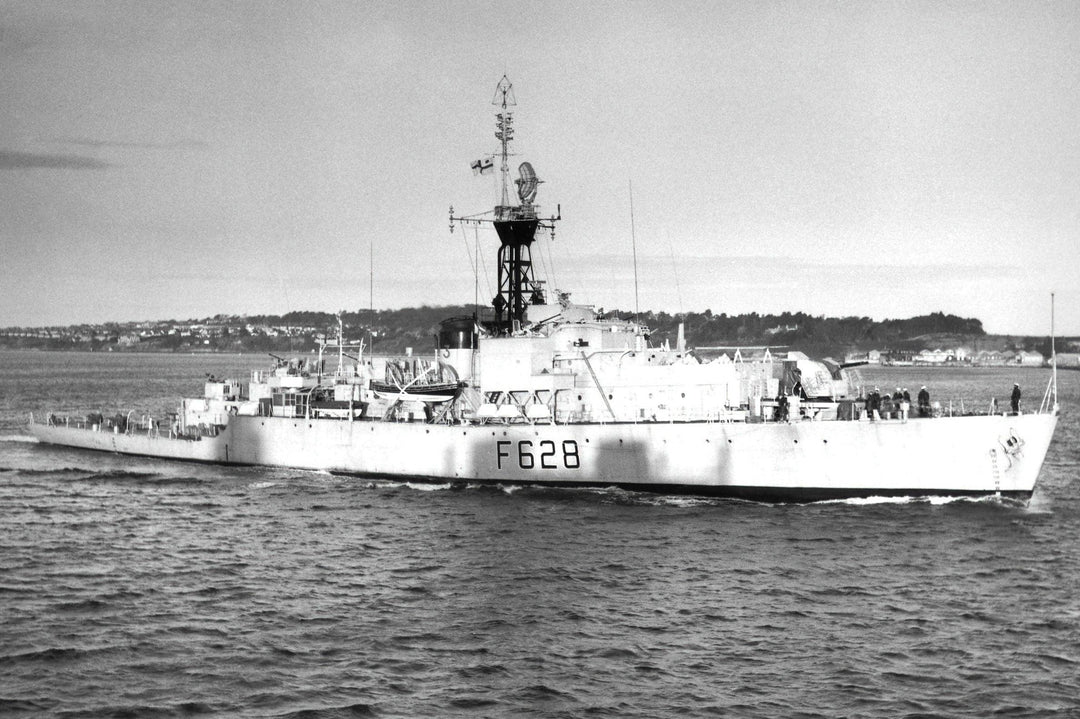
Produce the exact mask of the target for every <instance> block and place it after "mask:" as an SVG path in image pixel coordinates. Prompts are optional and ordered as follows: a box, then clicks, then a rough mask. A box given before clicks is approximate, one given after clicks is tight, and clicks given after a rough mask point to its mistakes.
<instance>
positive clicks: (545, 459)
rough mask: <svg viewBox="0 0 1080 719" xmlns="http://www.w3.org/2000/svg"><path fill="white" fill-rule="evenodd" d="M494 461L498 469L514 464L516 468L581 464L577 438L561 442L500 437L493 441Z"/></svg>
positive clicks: (544, 467) (563, 466)
mask: <svg viewBox="0 0 1080 719" xmlns="http://www.w3.org/2000/svg"><path fill="white" fill-rule="evenodd" d="M495 462H496V465H497V466H498V468H499V469H502V468H503V467H515V466H516V467H517V468H518V469H577V468H579V467H580V466H581V458H580V457H578V446H577V440H574V439H564V440H563V441H562V442H555V441H553V440H550V439H544V440H541V441H539V442H533V441H532V440H530V439H522V440H519V441H517V442H512V441H510V440H508V439H502V440H499V441H497V442H496V443H495Z"/></svg>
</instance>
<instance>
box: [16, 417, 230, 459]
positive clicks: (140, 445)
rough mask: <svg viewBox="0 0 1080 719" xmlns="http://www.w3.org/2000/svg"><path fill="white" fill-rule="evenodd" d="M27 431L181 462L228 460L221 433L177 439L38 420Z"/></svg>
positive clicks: (68, 443) (58, 441)
mask: <svg viewBox="0 0 1080 719" xmlns="http://www.w3.org/2000/svg"><path fill="white" fill-rule="evenodd" d="M30 433H31V434H33V435H34V436H35V437H36V438H37V440H38V441H39V442H42V443H45V444H55V445H62V446H65V447H75V448H78V449H92V450H98V451H102V452H116V453H118V454H132V455H138V456H143V457H157V458H160V459H177V460H182V461H185V462H209V463H214V464H229V463H231V461H232V458H231V457H230V456H229V450H228V440H227V438H226V435H225V433H222V434H219V435H217V436H216V437H199V438H198V439H177V438H170V437H168V436H158V435H155V436H151V435H145V434H139V433H132V434H123V433H120V432H113V431H111V430H109V429H106V428H103V429H98V430H95V429H84V428H82V427H67V426H64V425H48V424H40V423H35V424H31V425H30Z"/></svg>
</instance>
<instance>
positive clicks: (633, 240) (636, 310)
mask: <svg viewBox="0 0 1080 719" xmlns="http://www.w3.org/2000/svg"><path fill="white" fill-rule="evenodd" d="M627 182H628V183H629V185H630V246H631V247H632V248H633V252H634V319H635V320H637V318H638V315H640V314H641V306H640V303H639V302H638V271H637V233H636V232H635V231H634V181H633V180H627Z"/></svg>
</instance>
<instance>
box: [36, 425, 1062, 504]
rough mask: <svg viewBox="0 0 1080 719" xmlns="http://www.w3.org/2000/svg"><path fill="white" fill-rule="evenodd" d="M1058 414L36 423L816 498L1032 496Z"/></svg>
mask: <svg viewBox="0 0 1080 719" xmlns="http://www.w3.org/2000/svg"><path fill="white" fill-rule="evenodd" d="M1056 423H1057V417H1056V416H1053V415H1034V414H1032V415H1023V416H1019V417H1002V416H977V417H953V418H937V419H912V420H910V421H908V422H900V421H896V420H893V421H881V422H865V421H863V422H802V423H794V424H774V423H769V424H755V423H685V424H678V423H672V424H664V423H640V424H570V425H527V424H514V425H491V424H489V425H452V426H451V425H431V424H426V423H420V422H416V423H404V422H403V423H397V422H368V421H356V422H349V421H342V420H306V419H299V418H297V419H292V418H281V417H244V416H239V417H233V418H231V420H230V422H229V425H228V426H227V427H226V428H225V429H224V430H223V431H222V433H221V434H220V435H219V436H218V437H215V438H203V439H202V440H199V441H194V442H193V441H187V440H168V439H151V438H148V437H140V436H138V435H132V436H126V435H119V434H114V435H110V434H108V433H100V432H99V433H95V432H88V431H86V430H68V429H65V428H62V427H47V426H42V425H34V426H33V427H32V429H33V431H34V433H35V434H36V435H37V436H38V438H39V439H41V441H43V442H51V443H54V444H65V445H70V446H78V447H84V448H87V449H101V450H107V451H115V452H123V453H127V454H140V455H147V456H153V457H167V458H171V459H186V460H196V461H208V462H220V463H228V464H251V465H267V466H278V467H296V468H304V469H314V470H325V471H330V472H336V473H343V474H355V475H367V476H380V477H408V478H417V479H425V480H433V481H470V482H471V481H477V482H500V483H525V484H551V485H571V486H582V485H596V486H609V485H618V486H623V487H628V488H639V489H648V490H653V491H665V492H694V493H702V494H717V495H724V496H736V497H746V498H756V499H796V500H816V499H826V498H833V497H853V496H877V495H894V496H895V495H915V496H919V495H933V494H939V495H942V494H944V495H964V494H991V493H997V492H1000V493H1002V494H1008V495H1017V496H1030V494H1031V492H1032V491H1033V489H1034V487H1035V482H1036V479H1037V477H1038V474H1039V470H1040V468H1041V466H1042V462H1043V458H1044V457H1045V455H1046V451H1047V447H1048V446H1049V444H1050V439H1051V437H1052V436H1053V432H1054V428H1055V426H1056ZM84 435H98V436H97V437H89V438H87V437H85V436H84ZM1010 437H1015V438H1017V439H1019V440H1020V444H1019V449H1018V450H1014V449H1013V448H1012V447H1010V446H1009V441H1008V440H1009V438H1010ZM75 439H78V440H80V441H78V442H76V441H73V440H75Z"/></svg>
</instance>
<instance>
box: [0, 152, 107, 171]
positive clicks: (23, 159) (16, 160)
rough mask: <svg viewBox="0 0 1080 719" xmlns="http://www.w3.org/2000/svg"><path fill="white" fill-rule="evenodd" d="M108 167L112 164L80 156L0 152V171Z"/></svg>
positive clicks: (97, 168) (95, 168) (104, 168)
mask: <svg viewBox="0 0 1080 719" xmlns="http://www.w3.org/2000/svg"><path fill="white" fill-rule="evenodd" d="M110 167H113V164H112V163H109V162H105V161H104V160H98V159H96V158H93V157H83V156H81V155H52V154H45V153H40V152H17V151H15V150H0V170H26V169H44V170H106V169H108V168H110Z"/></svg>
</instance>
